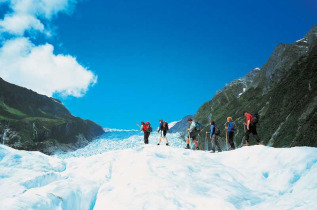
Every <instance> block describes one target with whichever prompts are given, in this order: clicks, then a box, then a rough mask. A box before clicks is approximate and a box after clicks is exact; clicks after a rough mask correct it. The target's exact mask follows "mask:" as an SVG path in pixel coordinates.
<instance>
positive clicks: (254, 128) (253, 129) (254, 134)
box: [250, 126, 261, 143]
mask: <svg viewBox="0 0 317 210" xmlns="http://www.w3.org/2000/svg"><path fill="white" fill-rule="evenodd" d="M250 130H251V131H252V134H253V136H254V138H255V140H256V141H257V142H258V143H259V142H261V141H260V137H259V135H258V132H257V131H256V126H252V129H251V128H250Z"/></svg>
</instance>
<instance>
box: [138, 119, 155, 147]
mask: <svg viewBox="0 0 317 210" xmlns="http://www.w3.org/2000/svg"><path fill="white" fill-rule="evenodd" d="M140 129H141V131H143V132H144V144H148V143H149V137H150V134H151V132H152V127H151V124H150V123H149V122H146V123H144V122H141V127H140Z"/></svg>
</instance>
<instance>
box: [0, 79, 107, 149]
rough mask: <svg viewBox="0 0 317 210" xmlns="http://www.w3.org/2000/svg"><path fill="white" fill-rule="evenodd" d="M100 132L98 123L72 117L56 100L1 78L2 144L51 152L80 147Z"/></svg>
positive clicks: (0, 115) (0, 121)
mask: <svg viewBox="0 0 317 210" xmlns="http://www.w3.org/2000/svg"><path fill="white" fill-rule="evenodd" d="M103 133H104V131H103V129H102V127H101V126H99V125H98V124H96V123H94V122H92V121H90V120H83V119H81V118H79V117H75V116H73V115H72V114H71V113H70V112H69V111H68V110H67V109H66V107H65V106H64V105H63V104H62V103H61V102H60V101H58V100H57V99H54V98H50V97H47V96H44V95H40V94H37V93H36V92H34V91H32V90H28V89H26V88H23V87H19V86H17V85H13V84H10V83H8V82H6V81H4V80H3V79H2V78H0V139H1V143H5V144H6V145H8V146H10V147H13V148H17V149H25V150H39V151H42V152H44V153H47V154H52V153H54V152H55V151H56V150H59V149H61V150H68V149H76V148H79V147H82V146H84V145H86V144H87V143H88V142H89V140H92V139H93V138H96V137H97V136H100V135H102V134H103Z"/></svg>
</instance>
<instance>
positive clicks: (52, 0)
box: [0, 0, 97, 97]
mask: <svg viewBox="0 0 317 210" xmlns="http://www.w3.org/2000/svg"><path fill="white" fill-rule="evenodd" d="M76 1H77V0H11V1H10V0H0V4H3V3H4V4H7V5H8V6H9V8H10V9H9V11H8V13H7V14H5V16H4V18H3V19H2V20H0V36H1V33H6V34H10V35H11V36H10V37H11V39H9V40H4V42H3V43H2V47H1V48H0V77H2V78H3V79H5V80H7V81H8V82H11V83H14V84H16V85H20V86H24V87H27V88H30V89H32V90H34V91H36V92H38V93H41V94H45V95H48V96H52V95H53V94H54V93H59V94H60V95H62V96H68V95H71V96H75V97H81V96H83V95H84V94H85V93H86V91H87V90H88V88H89V87H90V86H92V85H94V84H95V83H96V81H97V76H96V75H94V74H93V73H92V72H91V71H89V70H87V68H85V67H83V66H81V65H80V64H79V63H78V62H77V60H76V58H74V57H72V56H70V55H55V54H54V47H53V46H52V45H51V44H47V43H46V44H42V45H38V46H36V45H34V44H33V43H32V42H31V41H30V39H28V38H27V37H26V36H27V34H28V33H25V32H26V31H32V32H34V31H35V32H37V33H40V34H44V35H46V37H51V36H52V34H54V33H52V31H51V30H50V29H49V27H47V25H49V24H50V20H51V19H52V18H53V17H54V16H56V15H57V14H58V13H60V12H64V13H70V12H71V11H72V9H73V6H74V5H75V3H76ZM32 34H33V33H32ZM33 38H34V37H33Z"/></svg>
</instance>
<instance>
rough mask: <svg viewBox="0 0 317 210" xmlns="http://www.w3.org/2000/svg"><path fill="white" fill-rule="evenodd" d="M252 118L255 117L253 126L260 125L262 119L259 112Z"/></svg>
mask: <svg viewBox="0 0 317 210" xmlns="http://www.w3.org/2000/svg"><path fill="white" fill-rule="evenodd" d="M252 117H253V121H252V123H253V125H256V124H258V122H259V119H260V116H259V113H257V112H256V113H254V114H253V115H252Z"/></svg>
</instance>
